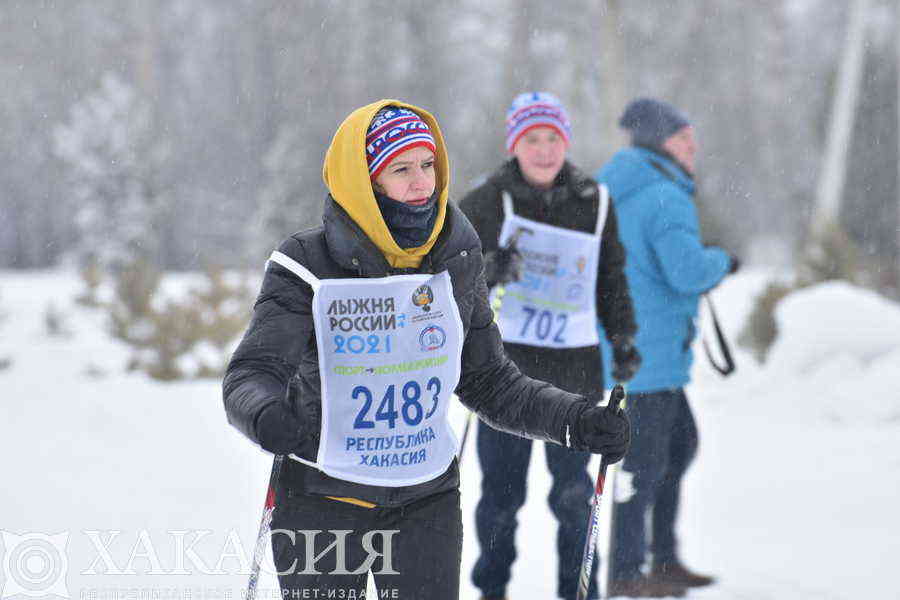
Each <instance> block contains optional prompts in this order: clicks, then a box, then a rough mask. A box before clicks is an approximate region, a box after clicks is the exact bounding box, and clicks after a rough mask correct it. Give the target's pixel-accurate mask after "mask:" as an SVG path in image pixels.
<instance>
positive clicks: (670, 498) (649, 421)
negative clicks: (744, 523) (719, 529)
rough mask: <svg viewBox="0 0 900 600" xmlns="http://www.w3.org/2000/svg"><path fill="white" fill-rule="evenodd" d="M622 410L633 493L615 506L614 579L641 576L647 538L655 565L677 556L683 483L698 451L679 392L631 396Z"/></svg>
mask: <svg viewBox="0 0 900 600" xmlns="http://www.w3.org/2000/svg"><path fill="white" fill-rule="evenodd" d="M626 412H627V413H628V418H629V419H630V420H631V448H630V449H629V450H628V454H627V455H626V456H625V461H624V462H623V463H622V470H623V471H627V472H628V473H631V474H632V477H633V479H632V485H633V486H634V495H633V496H632V497H631V499H630V500H629V501H628V502H624V503H622V504H616V505H615V518H614V519H613V523H614V531H615V534H614V551H613V560H612V565H611V566H612V578H613V579H615V580H629V579H635V578H637V577H639V576H640V569H641V565H643V563H644V556H645V555H646V552H647V547H648V543H647V538H648V537H649V538H650V544H649V546H650V551H651V552H652V553H653V560H654V561H655V562H657V563H665V562H668V561H671V560H674V559H676V558H677V554H678V552H677V541H676V538H675V520H676V518H677V515H678V499H679V495H680V493H681V479H682V477H683V476H684V473H685V471H687V468H688V466H689V465H690V464H691V461H692V460H693V458H694V455H695V454H696V453H697V425H696V424H695V423H694V416H693V414H691V408H690V406H689V405H688V400H687V396H685V394H684V390H683V389H681V388H676V389H672V390H665V391H661V392H651V393H633V394H629V396H628V404H627V408H626ZM648 513H649V514H650V517H651V518H650V523H651V529H650V532H651V533H650V535H649V536H648V535H647V530H646V525H645V520H646V517H647V514H648Z"/></svg>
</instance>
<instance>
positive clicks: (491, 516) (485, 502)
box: [472, 422, 598, 600]
mask: <svg viewBox="0 0 900 600" xmlns="http://www.w3.org/2000/svg"><path fill="white" fill-rule="evenodd" d="M531 446H532V442H531V440H528V439H524V438H520V437H516V436H513V435H509V434H507V433H502V432H500V431H497V430H495V429H492V428H490V427H488V426H487V425H485V424H484V423H481V422H479V424H478V459H479V461H480V462H481V473H482V479H481V500H479V501H478V507H477V508H476V511H475V524H476V529H477V530H478V543H479V544H480V545H481V555H480V556H479V557H478V561H477V562H476V563H475V568H474V570H473V571H472V582H473V583H474V584H475V586H476V587H478V588H479V589H481V591H482V593H483V594H484V595H485V596H497V597H503V596H504V595H505V594H506V585H507V583H509V576H510V568H511V567H512V564H513V562H514V561H515V560H516V547H515V535H516V527H517V525H518V521H517V519H516V514H517V513H518V512H519V509H520V508H521V507H522V505H523V504H524V503H525V488H526V475H527V474H528V462H529V460H530V458H531ZM545 449H546V454H547V466H548V467H549V468H550V472H551V474H552V475H553V486H552V487H551V489H550V496H549V498H548V502H549V504H550V509H551V510H552V511H553V514H554V515H555V516H556V520H557V521H558V522H559V528H558V530H557V535H556V553H557V558H558V564H559V571H558V574H557V593H558V594H559V596H560V598H565V599H567V600H568V599H569V598H575V594H576V592H577V590H578V575H579V573H580V571H581V558H582V554H583V552H584V540H585V537H586V536H587V527H588V519H589V518H590V500H591V495H592V493H593V491H594V486H593V483H592V482H591V478H590V476H589V475H588V473H587V464H588V461H589V460H590V454H588V453H585V452H573V451H571V450H569V449H567V448H563V447H561V446H557V445H555V444H546V445H545ZM548 549H549V548H548V547H547V545H546V544H541V546H540V547H536V548H532V549H530V551H531V552H539V553H542V554H546V553H547V551H548ZM597 562H598V561H597V560H595V561H594V572H593V575H594V577H593V582H592V584H591V588H590V595H589V597H590V598H596V597H597V581H596V573H597Z"/></svg>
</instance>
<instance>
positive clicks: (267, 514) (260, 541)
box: [246, 454, 284, 600]
mask: <svg viewBox="0 0 900 600" xmlns="http://www.w3.org/2000/svg"><path fill="white" fill-rule="evenodd" d="M283 461H284V456H282V455H280V454H278V455H276V456H275V459H274V460H273V461H272V472H271V473H270V474H269V487H268V489H267V490H266V502H265V504H264V505H263V514H262V519H260V522H259V533H258V534H257V536H256V546H255V547H254V548H253V562H252V563H251V565H250V580H249V581H248V582H247V595H246V600H254V599H255V598H256V584H257V582H258V581H259V569H260V566H261V565H262V561H263V553H264V552H265V551H266V542H267V541H268V538H269V531H270V529H271V526H272V511H273V510H274V509H275V483H276V482H277V481H278V475H279V474H280V473H281V463H282V462H283Z"/></svg>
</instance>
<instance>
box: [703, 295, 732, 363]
mask: <svg viewBox="0 0 900 600" xmlns="http://www.w3.org/2000/svg"><path fill="white" fill-rule="evenodd" d="M703 297H704V298H706V304H707V306H709V314H710V315H711V316H712V322H713V329H715V331H716V340H717V341H718V342H719V351H720V352H721V353H722V358H723V359H725V364H724V366H723V365H720V364H719V363H717V362H716V359H715V358H713V355H712V351H711V350H710V348H709V343H708V342H707V341H706V337H704V338H703V350H704V351H705V352H706V358H708V359H709V364H711V365H712V366H713V368H714V369H715V370H716V371H718V372H719V373H720V374H721V375H722V376H723V377H728V376H729V375H731V374H732V373H734V371H735V369H736V366H735V364H734V358H733V357H732V355H731V346H729V344H728V340H727V339H726V338H725V334H724V333H723V332H722V327H721V325H719V317H718V315H717V314H716V309H715V307H714V306H713V302H712V298H710V297H709V294H703Z"/></svg>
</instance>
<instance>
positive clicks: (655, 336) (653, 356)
mask: <svg viewBox="0 0 900 600" xmlns="http://www.w3.org/2000/svg"><path fill="white" fill-rule="evenodd" d="M619 124H620V125H621V126H622V127H623V128H624V129H626V130H627V131H628V132H629V133H630V134H631V141H632V145H631V146H630V147H628V148H625V149H622V150H620V151H619V152H618V153H617V154H616V155H615V156H613V158H612V159H611V160H610V161H609V162H608V163H607V164H606V165H604V166H603V168H601V169H600V171H599V172H598V173H597V174H596V178H597V180H598V181H599V182H601V183H604V184H606V186H607V187H608V188H609V190H610V195H611V196H612V198H613V203H614V206H615V209H616V213H617V215H618V217H619V237H620V239H621V240H622V244H623V245H624V246H625V252H626V263H625V274H626V277H627V279H628V287H629V288H630V289H631V295H632V299H633V302H634V311H635V317H636V321H637V324H638V332H637V336H636V339H635V344H636V346H637V348H638V351H639V352H640V354H641V356H642V357H643V365H642V366H641V368H640V369H639V370H638V372H637V374H636V375H635V376H634V378H633V379H632V380H631V382H630V384H629V390H628V391H629V399H628V408H627V412H628V416H629V418H630V419H631V423H632V428H633V434H632V435H633V438H632V445H631V450H630V451H629V453H628V455H627V456H626V457H625V461H624V463H623V465H622V470H623V473H624V474H625V476H626V477H627V475H628V474H630V475H631V477H632V486H633V488H634V494H633V495H632V497H631V498H630V499H629V500H627V501H626V502H622V503H619V504H617V505H616V510H615V519H614V523H615V525H614V542H613V544H614V553H613V557H612V561H611V564H610V569H611V572H610V586H611V589H610V595H612V596H626V597H664V596H673V595H674V596H680V595H684V593H685V591H686V588H688V587H696V586H703V585H709V584H710V583H712V582H713V578H712V577H708V576H705V575H699V574H697V573H694V572H692V571H690V570H689V569H687V568H686V567H685V566H684V565H683V564H682V562H681V560H680V559H679V556H678V551H677V550H678V546H677V540H676V537H675V521H676V516H677V511H678V497H679V486H680V482H681V479H682V476H683V475H684V473H685V471H686V470H687V467H688V465H689V464H690V462H691V460H692V459H693V457H694V455H695V453H696V450H697V428H696V424H695V422H694V418H693V415H692V414H691V409H690V406H689V404H688V400H687V397H686V396H685V392H684V386H685V385H686V384H687V383H688V382H689V381H690V367H691V362H692V360H693V357H692V353H691V342H692V340H693V339H694V335H695V325H694V320H695V318H696V317H697V309H698V303H699V298H700V295H701V294H703V293H704V292H707V291H709V290H710V289H712V288H714V287H715V286H716V285H718V284H719V282H721V281H722V279H723V278H724V277H725V276H726V275H728V274H729V273H733V272H734V271H735V270H737V267H738V265H739V262H738V260H737V259H736V258H735V257H733V256H731V255H729V254H728V253H727V252H725V251H724V250H722V249H720V248H715V247H705V246H704V245H703V244H702V243H701V241H700V228H699V222H698V218H697V210H696V207H695V206H694V201H693V196H694V158H695V155H696V151H697V143H696V140H695V138H694V129H693V127H692V126H691V123H690V122H689V121H688V119H687V118H686V117H685V116H684V115H683V114H682V113H681V112H679V111H678V110H676V109H675V108H674V107H673V106H671V105H670V104H667V103H665V102H661V101H658V100H653V99H648V98H641V99H637V100H634V101H633V102H631V103H630V104H629V105H628V106H627V108H626V109H625V112H624V114H623V115H622V118H621V120H620V121H619ZM598 327H601V328H602V325H599V324H598ZM599 337H600V340H601V342H603V341H604V340H605V336H604V335H603V334H602V331H601V335H600V336H599ZM601 356H603V357H604V359H605V360H608V357H609V356H610V352H609V351H608V349H607V348H604V349H603V351H602V352H601ZM604 368H609V366H608V365H607V366H604ZM648 512H650V515H651V519H650V531H649V532H647V531H646V526H645V517H646V515H647V513H648ZM648 538H649V549H650V551H651V554H652V563H651V565H650V570H649V574H648V575H643V574H642V570H641V569H642V566H643V563H644V557H645V555H646V550H647V548H648V541H647V540H648Z"/></svg>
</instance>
